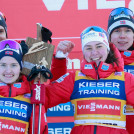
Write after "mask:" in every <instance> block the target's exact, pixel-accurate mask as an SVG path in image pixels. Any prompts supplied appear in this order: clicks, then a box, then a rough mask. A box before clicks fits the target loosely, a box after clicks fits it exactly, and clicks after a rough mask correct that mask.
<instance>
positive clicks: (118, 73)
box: [114, 72, 122, 76]
mask: <svg viewBox="0 0 134 134" xmlns="http://www.w3.org/2000/svg"><path fill="white" fill-rule="evenodd" d="M114 75H116V76H117V75H118V76H122V72H115V74H114Z"/></svg>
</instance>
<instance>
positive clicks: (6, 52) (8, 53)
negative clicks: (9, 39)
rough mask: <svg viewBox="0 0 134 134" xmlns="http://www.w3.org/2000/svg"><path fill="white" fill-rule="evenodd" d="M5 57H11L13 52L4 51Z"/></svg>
mask: <svg viewBox="0 0 134 134" xmlns="http://www.w3.org/2000/svg"><path fill="white" fill-rule="evenodd" d="M5 55H13V51H5Z"/></svg>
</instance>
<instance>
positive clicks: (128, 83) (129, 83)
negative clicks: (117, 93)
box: [125, 73, 134, 105]
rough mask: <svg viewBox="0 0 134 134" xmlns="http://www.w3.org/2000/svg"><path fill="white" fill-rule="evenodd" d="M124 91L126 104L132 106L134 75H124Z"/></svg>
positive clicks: (133, 103) (133, 102) (133, 100)
mask: <svg viewBox="0 0 134 134" xmlns="http://www.w3.org/2000/svg"><path fill="white" fill-rule="evenodd" d="M125 91H126V99H127V103H129V104H132V105H134V75H132V74H130V73H125Z"/></svg>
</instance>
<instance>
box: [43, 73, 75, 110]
mask: <svg viewBox="0 0 134 134" xmlns="http://www.w3.org/2000/svg"><path fill="white" fill-rule="evenodd" d="M74 79H75V72H70V73H66V74H65V75H63V76H61V77H60V78H59V79H58V80H56V81H53V82H52V83H50V84H49V85H46V97H45V106H46V108H50V107H54V106H56V105H58V104H60V103H66V102H69V101H70V97H71V94H72V92H73V88H74Z"/></svg>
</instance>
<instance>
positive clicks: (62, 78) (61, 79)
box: [56, 73, 69, 83]
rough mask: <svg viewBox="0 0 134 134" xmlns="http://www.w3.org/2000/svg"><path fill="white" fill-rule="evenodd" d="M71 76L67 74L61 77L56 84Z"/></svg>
mask: <svg viewBox="0 0 134 134" xmlns="http://www.w3.org/2000/svg"><path fill="white" fill-rule="evenodd" d="M68 75H69V73H66V74H65V75H63V76H61V77H60V78H59V79H57V80H56V82H58V83H60V82H62V81H63V80H64V78H66V77H67V76H68Z"/></svg>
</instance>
